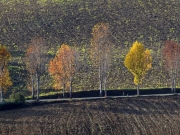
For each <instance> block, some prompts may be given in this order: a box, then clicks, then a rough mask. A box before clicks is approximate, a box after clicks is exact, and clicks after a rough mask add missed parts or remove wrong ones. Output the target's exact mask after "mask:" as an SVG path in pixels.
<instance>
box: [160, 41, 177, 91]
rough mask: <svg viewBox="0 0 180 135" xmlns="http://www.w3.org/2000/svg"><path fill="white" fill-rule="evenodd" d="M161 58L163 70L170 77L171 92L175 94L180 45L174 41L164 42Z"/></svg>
mask: <svg viewBox="0 0 180 135" xmlns="http://www.w3.org/2000/svg"><path fill="white" fill-rule="evenodd" d="M162 56H163V57H162V58H163V63H164V65H165V69H166V70H167V71H168V73H169V75H170V77H171V90H172V92H174V93H176V79H177V73H178V69H179V64H180V45H179V44H177V43H176V42H174V41H169V40H167V41H165V42H164V48H163V49H162Z"/></svg>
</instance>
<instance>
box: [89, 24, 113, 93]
mask: <svg viewBox="0 0 180 135" xmlns="http://www.w3.org/2000/svg"><path fill="white" fill-rule="evenodd" d="M109 35H110V30H109V24H108V23H97V24H96V25H95V26H94V27H93V29H92V39H91V50H90V58H91V60H92V62H93V65H94V67H96V68H97V69H98V73H99V90H100V96H102V86H104V91H105V96H107V91H106V82H107V77H108V71H109V67H110V62H111V46H112V45H111V42H110V38H109Z"/></svg>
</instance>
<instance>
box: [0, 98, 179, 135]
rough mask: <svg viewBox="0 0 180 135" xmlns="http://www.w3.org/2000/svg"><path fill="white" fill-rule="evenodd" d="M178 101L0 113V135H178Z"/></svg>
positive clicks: (78, 104)
mask: <svg viewBox="0 0 180 135" xmlns="http://www.w3.org/2000/svg"><path fill="white" fill-rule="evenodd" d="M179 102H180V97H179V96H169V97H134V98H117V99H99V100H88V101H76V102H75V101H73V102H64V103H63V102H56V103H48V104H41V105H39V106H32V107H27V108H22V109H17V110H8V111H1V112H0V134H1V135H91V134H92V135H126V134H128V135H129V134H132V135H139V134H144V135H150V134H153V135H156V134H163V135H166V134H167V135H170V134H172V135H179V134H180V129H179V125H180V104H179Z"/></svg>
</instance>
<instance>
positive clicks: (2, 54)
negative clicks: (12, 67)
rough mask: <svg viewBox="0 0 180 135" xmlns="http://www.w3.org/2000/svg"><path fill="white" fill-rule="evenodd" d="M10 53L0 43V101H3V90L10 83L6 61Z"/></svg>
mask: <svg viewBox="0 0 180 135" xmlns="http://www.w3.org/2000/svg"><path fill="white" fill-rule="evenodd" d="M10 58H11V54H10V53H9V51H8V50H7V49H6V47H5V46H2V45H0V94H1V97H0V98H1V102H2V101H3V92H4V91H5V90H7V88H8V87H10V86H11V85H12V81H11V78H10V75H9V71H8V62H9V60H10Z"/></svg>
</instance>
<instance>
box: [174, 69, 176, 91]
mask: <svg viewBox="0 0 180 135" xmlns="http://www.w3.org/2000/svg"><path fill="white" fill-rule="evenodd" d="M174 94H176V71H175V73H174Z"/></svg>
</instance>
